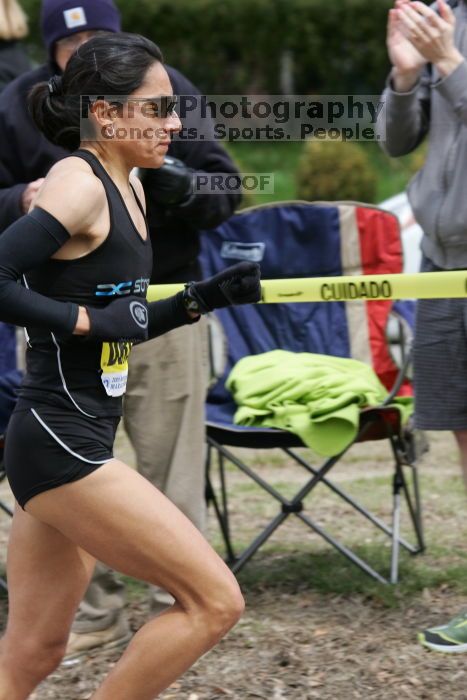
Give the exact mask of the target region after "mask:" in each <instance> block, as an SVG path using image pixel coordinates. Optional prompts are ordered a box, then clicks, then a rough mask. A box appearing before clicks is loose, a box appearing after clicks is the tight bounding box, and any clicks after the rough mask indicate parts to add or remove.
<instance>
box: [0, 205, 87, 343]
mask: <svg viewBox="0 0 467 700" xmlns="http://www.w3.org/2000/svg"><path fill="white" fill-rule="evenodd" d="M69 238H70V235H69V233H68V232H67V230H66V229H65V228H64V227H63V226H62V224H61V223H60V222H59V221H58V220H57V219H56V218H55V217H54V216H52V215H51V214H49V213H48V212H46V211H45V210H44V209H39V208H36V209H33V211H32V212H31V213H30V214H28V215H27V216H23V217H22V218H21V219H19V220H18V221H16V222H15V223H14V224H12V225H11V226H9V227H8V228H7V230H6V231H5V232H4V233H3V234H2V235H1V236H0V320H1V321H5V322H6V323H14V324H15V325H17V326H27V325H31V326H35V327H36V328H44V329H46V330H50V331H53V332H54V333H57V334H58V335H60V336H66V335H71V334H72V333H73V330H74V328H75V326H76V321H77V318H78V311H79V307H78V305H77V304H72V303H71V302H62V301H55V300H54V299H49V298H48V297H46V296H43V295H42V294H38V293H37V292H33V291H31V290H29V289H26V288H24V287H22V286H21V285H20V284H18V280H20V279H21V278H22V276H23V274H24V273H26V272H28V270H32V269H34V268H35V267H38V266H39V265H41V264H42V263H44V262H45V261H47V260H48V259H49V258H50V257H52V255H53V254H54V253H56V252H57V250H59V248H61V247H62V246H63V244H64V243H66V241H67V240H68V239H69Z"/></svg>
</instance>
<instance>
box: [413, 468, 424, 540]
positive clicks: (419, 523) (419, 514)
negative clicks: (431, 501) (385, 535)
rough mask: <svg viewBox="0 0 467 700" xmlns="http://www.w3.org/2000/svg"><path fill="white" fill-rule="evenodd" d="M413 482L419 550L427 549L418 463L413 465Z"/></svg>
mask: <svg viewBox="0 0 467 700" xmlns="http://www.w3.org/2000/svg"><path fill="white" fill-rule="evenodd" d="M411 468H412V483H413V491H414V497H415V517H416V519H415V530H416V532H417V540H418V546H419V551H420V552H424V551H425V535H424V532H423V518H422V513H423V511H422V499H421V496H420V484H419V479H418V468H417V465H416V464H413V465H412V467H411Z"/></svg>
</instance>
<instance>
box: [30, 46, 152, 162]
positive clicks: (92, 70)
mask: <svg viewBox="0 0 467 700" xmlns="http://www.w3.org/2000/svg"><path fill="white" fill-rule="evenodd" d="M162 60H163V59H162V54H161V52H160V49H159V47H158V46H156V44H154V43H153V42H152V41H150V40H149V39H146V38H144V37H142V36H140V35H138V34H124V33H120V34H114V33H110V32H109V33H108V34H99V35H98V36H95V37H93V38H92V39H90V40H89V41H87V42H86V43H85V44H83V45H82V46H80V48H79V49H78V50H77V51H76V53H74V54H73V56H72V57H71V58H70V60H69V62H68V64H67V66H66V68H65V71H64V73H63V76H54V77H53V78H51V80H50V81H49V82H48V83H39V84H38V85H36V86H35V87H33V89H32V90H31V93H30V95H29V111H30V114H31V116H32V118H33V120H34V122H35V124H36V126H37V127H38V129H39V130H40V131H42V133H43V134H44V135H45V136H46V137H47V139H48V140H49V141H51V142H52V143H54V144H56V145H57V146H62V147H63V148H66V149H67V150H69V151H75V150H76V149H77V148H79V145H80V142H81V136H82V134H81V102H82V100H81V97H82V96H83V95H84V96H85V95H103V96H105V95H131V94H132V93H133V92H134V91H135V90H137V89H138V88H139V87H140V86H141V85H142V83H143V82H144V78H145V76H146V73H147V71H148V70H149V68H151V66H152V65H153V64H154V63H155V62H157V61H159V62H162Z"/></svg>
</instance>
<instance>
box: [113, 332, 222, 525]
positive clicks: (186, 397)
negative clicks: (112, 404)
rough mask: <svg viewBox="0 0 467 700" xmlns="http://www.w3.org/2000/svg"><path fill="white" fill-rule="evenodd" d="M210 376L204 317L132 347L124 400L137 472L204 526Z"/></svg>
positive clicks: (192, 519)
mask: <svg viewBox="0 0 467 700" xmlns="http://www.w3.org/2000/svg"><path fill="white" fill-rule="evenodd" d="M207 377H208V369H207V325H206V322H205V319H201V321H200V322H199V323H196V324H194V325H192V326H184V327H182V328H177V329H176V330H174V331H171V332H170V333H167V334H165V335H164V336H161V337H160V338H156V339H154V340H151V341H148V342H147V343H143V344H141V345H139V346H136V347H135V348H134V349H133V351H132V354H131V358H130V368H129V377H128V388H127V393H126V395H125V401H124V425H125V430H126V432H127V434H128V437H129V439H130V441H131V443H132V445H133V448H134V450H135V453H136V458H137V467H138V471H139V472H140V473H141V474H143V476H145V477H146V478H147V479H149V481H151V482H152V483H153V484H154V485H155V486H157V488H159V489H160V490H161V491H162V492H163V493H164V494H165V495H166V496H167V497H168V498H169V499H170V500H171V501H172V502H173V503H174V504H175V505H176V506H177V507H178V508H180V510H181V511H182V512H183V513H185V515H186V516H187V517H188V518H190V520H191V521H192V522H193V523H194V525H195V526H196V527H197V528H198V529H200V530H201V531H203V530H204V527H205V509H206V506H205V498H204V493H205V476H204V458H205V434H204V414H205V399H206V391H207Z"/></svg>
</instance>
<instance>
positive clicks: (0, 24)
mask: <svg viewBox="0 0 467 700" xmlns="http://www.w3.org/2000/svg"><path fill="white" fill-rule="evenodd" d="M27 33H28V23H27V19H26V15H25V14H24V12H23V10H22V9H21V7H20V6H19V4H18V3H17V0H0V92H1V91H2V90H3V88H4V87H5V86H6V85H8V83H10V82H11V81H12V80H14V79H15V78H17V77H18V76H19V75H21V73H25V72H26V71H27V70H29V69H30V67H31V64H30V62H29V58H28V55H27V53H26V51H25V50H24V48H23V46H22V45H21V43H20V39H24V37H25V36H27Z"/></svg>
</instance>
